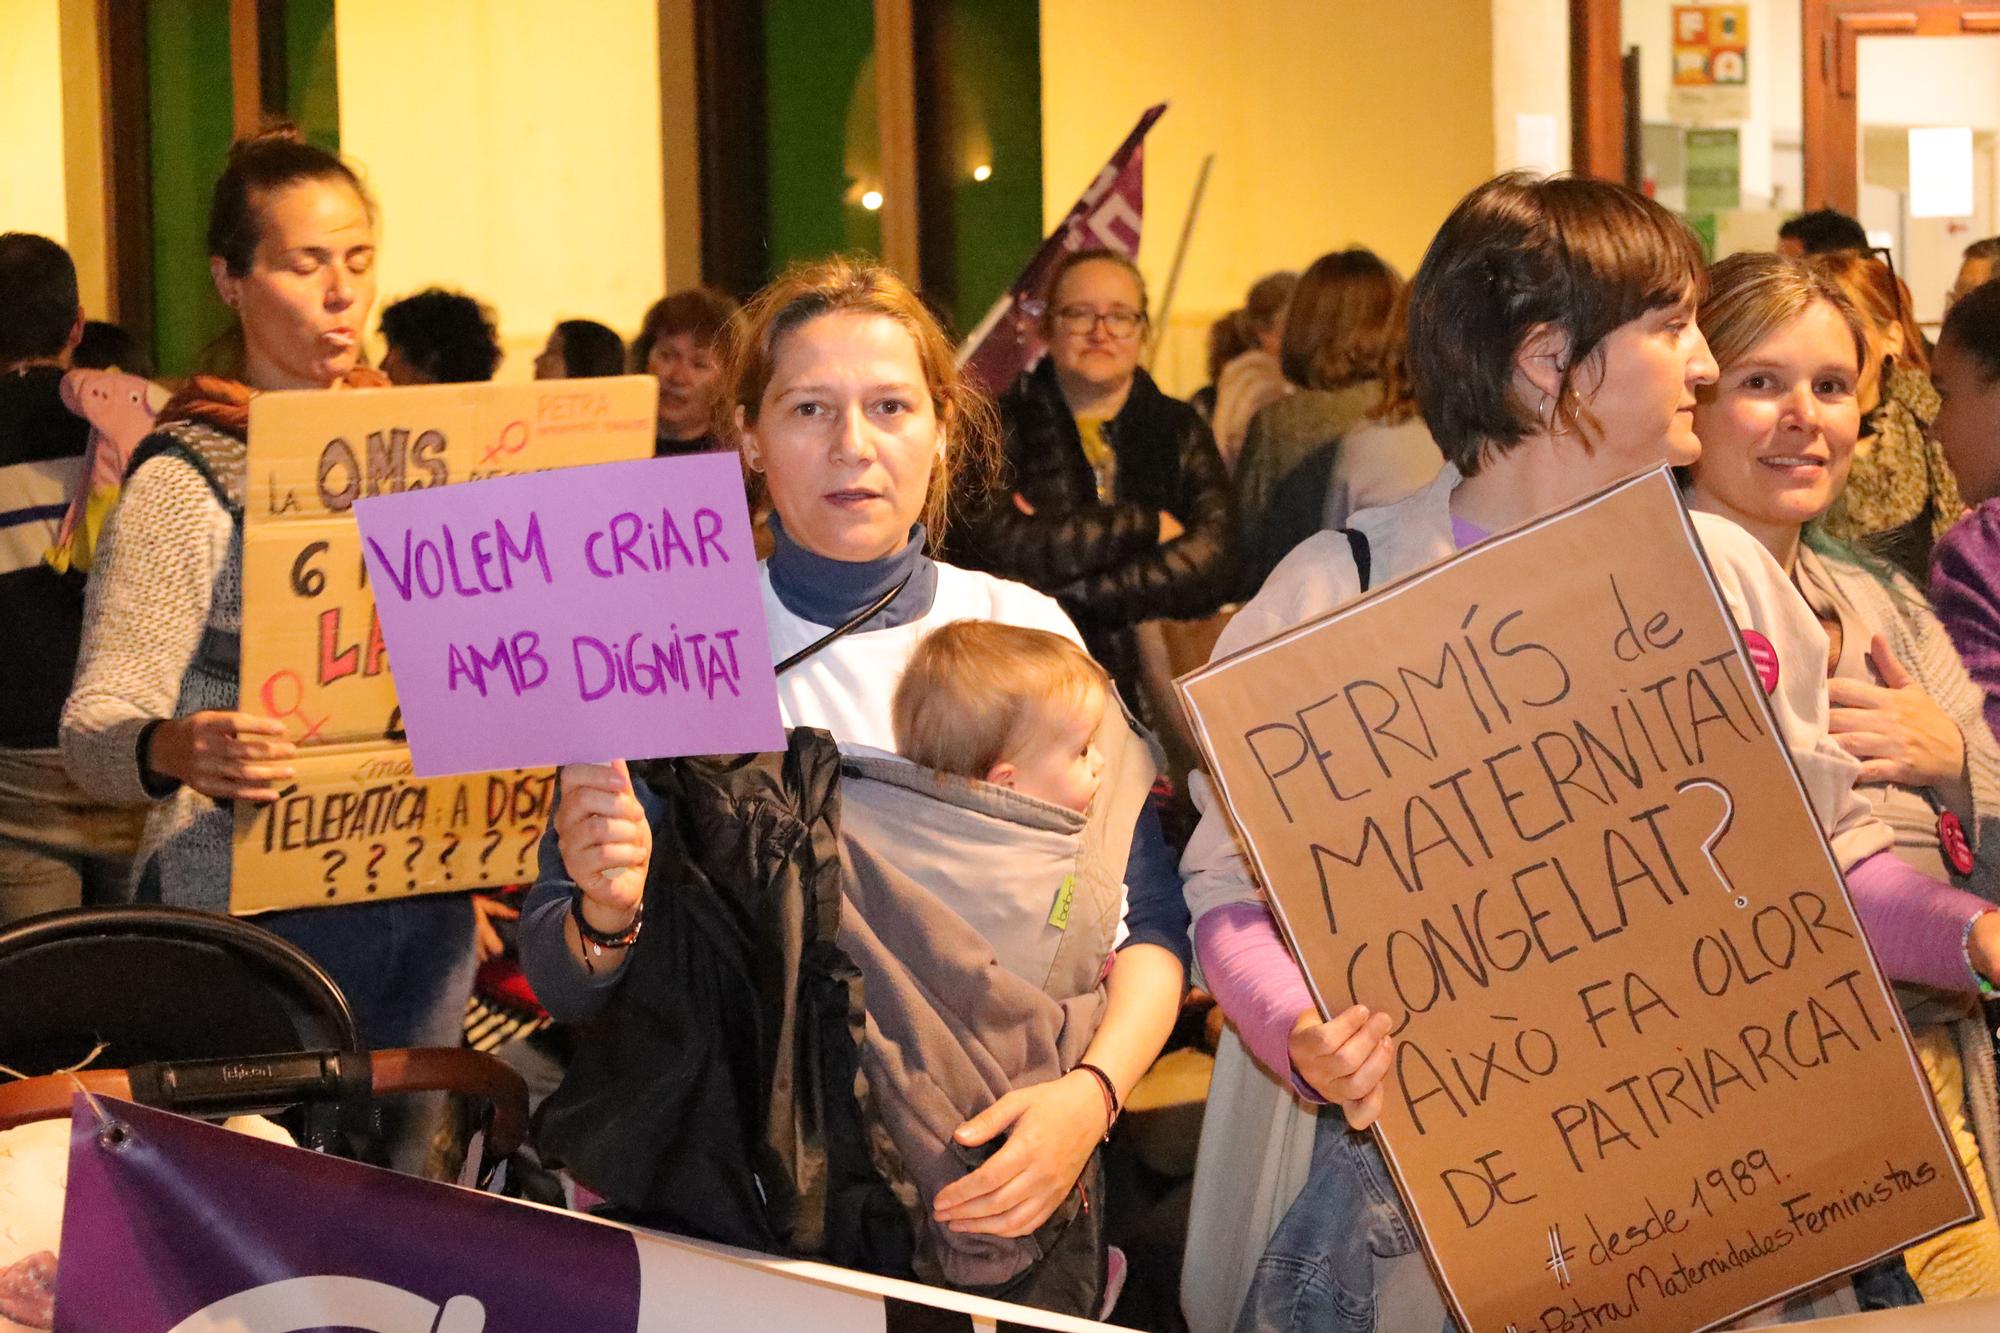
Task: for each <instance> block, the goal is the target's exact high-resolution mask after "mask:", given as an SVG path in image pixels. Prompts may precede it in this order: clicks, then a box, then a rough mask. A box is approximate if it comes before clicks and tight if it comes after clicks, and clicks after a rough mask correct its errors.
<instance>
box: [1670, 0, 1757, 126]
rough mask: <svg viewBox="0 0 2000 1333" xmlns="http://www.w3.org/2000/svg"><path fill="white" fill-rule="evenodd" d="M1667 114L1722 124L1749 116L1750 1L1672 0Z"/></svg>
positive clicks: (1682, 121)
mask: <svg viewBox="0 0 2000 1333" xmlns="http://www.w3.org/2000/svg"><path fill="white" fill-rule="evenodd" d="M1673 25H1674V30H1673V41H1672V49H1673V81H1672V82H1671V83H1669V84H1668V85H1667V118H1668V119H1669V120H1673V121H1676V122H1678V123H1680V124H1683V125H1728V124H1735V123H1738V122H1741V121H1745V120H1748V119H1749V118H1750V6H1748V5H1744V4H1735V5H1708V4H1704V5H1675V6H1674V7H1673Z"/></svg>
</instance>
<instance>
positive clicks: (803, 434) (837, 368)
mask: <svg viewBox="0 0 2000 1333" xmlns="http://www.w3.org/2000/svg"><path fill="white" fill-rule="evenodd" d="M745 436H746V438H745V441H744V451H745V454H746V457H747V458H748V459H749V462H750V465H751V466H752V467H753V468H756V469H758V470H760V471H762V472H763V473H764V476H765V479H766V481H767V482H768V483H769V484H770V490H771V503H772V505H773V506H775V507H776V509H777V511H778V517H779V518H781V519H782V520H784V524H785V531H786V533H787V534H788V535H789V536H790V537H791V538H792V540H793V541H796V542H797V543H798V544H799V545H801V546H803V547H805V548H806V549H807V550H809V551H812V552H815V553H816V554H819V555H823V556H826V557H828V558H829V559H833V560H848V561H856V562H859V561H867V560H876V559H880V558H881V557H883V556H885V555H889V554H892V553H894V552H896V551H899V550H901V549H902V548H903V545H904V543H905V542H906V541H908V539H909V533H910V526H911V525H912V524H913V523H915V522H916V521H917V520H918V518H919V517H920V516H921V515H922V514H923V510H924V500H925V498H926V497H927V495H928V494H929V490H930V480H931V468H932V467H933V466H934V465H935V464H936V463H937V460H938V456H939V453H940V451H941V447H942V441H941V440H940V439H939V434H938V419H937V409H936V406H935V404H934V403H933V401H932V398H931V390H930V385H929V381H928V380H927V379H926V378H925V375H924V367H923V362H922V360H921V358H920V357H919V356H918V354H917V341H916V338H915V337H914V336H913V335H912V334H911V333H910V331H909V329H907V328H905V327H904V326H903V324H902V323H900V322H899V321H897V320H895V319H891V318H890V317H889V316H887V315H877V314H872V313H867V312H862V311H836V312H834V313H831V314H825V315H820V316H818V317H817V318H814V319H810V320H807V321H806V322H805V323H804V324H801V325H799V326H798V327H797V328H796V329H793V330H792V331H791V332H790V333H788V334H786V335H785V336H784V338H783V340H782V341H781V342H780V343H779V344H778V346H777V347H776V348H775V349H774V355H773V358H772V367H771V379H770V383H768V384H767V385H765V387H764V396H763V399H762V401H761V402H760V403H759V405H758V412H757V420H756V422H755V423H754V424H751V425H749V426H747V428H746V431H745Z"/></svg>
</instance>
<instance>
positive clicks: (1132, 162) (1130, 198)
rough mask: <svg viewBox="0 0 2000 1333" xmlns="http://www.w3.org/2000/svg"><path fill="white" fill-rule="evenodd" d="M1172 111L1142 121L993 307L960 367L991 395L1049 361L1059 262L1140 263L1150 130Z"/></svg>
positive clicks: (1162, 107)
mask: <svg viewBox="0 0 2000 1333" xmlns="http://www.w3.org/2000/svg"><path fill="white" fill-rule="evenodd" d="M1166 109H1167V104H1166V103H1165V102H1162V103H1160V104H1159V105H1158V106H1156V107H1152V108H1150V109H1149V110H1148V111H1147V112H1146V114H1145V115H1143V116H1141V117H1139V123H1138V124H1137V125H1134V126H1133V127H1132V132H1131V133H1130V134H1128V135H1126V136H1125V142H1124V143H1122V144H1120V145H1118V151H1117V152H1115V153H1113V154H1112V155H1111V160H1110V161H1109V162H1106V163H1105V164H1104V168H1103V170H1101V171H1099V172H1098V173H1097V178H1096V179H1095V180H1093V181H1091V183H1090V188H1089V189H1087V190H1085V191H1084V192H1083V197H1082V198H1080V199H1078V200H1077V201H1076V202H1075V203H1074V204H1072V205H1071V206H1070V210H1069V213H1068V214H1067V215H1065V216H1064V218H1063V220H1062V225H1061V226H1059V227H1057V228H1056V229H1055V231H1054V232H1053V233H1051V234H1050V235H1049V238H1048V239H1047V240H1045V241H1043V242H1042V244H1041V248H1040V249H1038V250H1036V251H1035V257H1034V258H1033V259H1030V260H1029V261H1028V266H1027V267H1026V268H1024V269H1022V270H1021V276H1020V277H1018V278H1016V279H1014V285H1013V286H1011V287H1009V288H1008V289H1007V290H1006V292H1005V293H1004V294H1003V295H1002V296H1001V297H1000V299H999V300H998V301H995V302H994V303H993V308H992V309H991V310H988V311H987V312H986V318H984V319H982V320H980V321H979V327H978V328H976V329H974V330H973V331H972V333H971V335H970V336H969V337H967V338H966V340H965V345H964V346H963V347H961V348H960V349H959V353H958V361H959V364H960V365H961V366H963V367H965V369H966V371H967V373H969V374H970V375H971V376H972V377H973V379H974V380H976V381H977V382H978V383H979V385H980V387H981V388H983V389H985V390H986V392H988V393H990V394H998V393H1000V392H1002V391H1003V390H1005V389H1006V387H1007V386H1008V385H1010V384H1012V383H1013V382H1014V379H1015V377H1016V376H1017V375H1019V374H1020V373H1021V372H1022V371H1024V370H1026V369H1028V368H1029V367H1030V366H1032V365H1034V364H1035V362H1037V361H1039V360H1041V359H1042V346H1043V344H1042V335H1041V330H1040V329H1039V328H1038V327H1037V326H1038V323H1039V321H1040V319H1041V315H1042V308H1041V302H1042V297H1043V291H1042V288H1043V285H1044V284H1045V283H1047V281H1048V277H1049V271H1050V270H1051V269H1053V268H1054V267H1055V265H1056V261H1057V260H1058V259H1060V258H1061V257H1062V256H1063V255H1064V254H1066V253H1068V252H1069V251H1072V250H1095V249H1109V250H1116V251H1117V252H1118V253H1119V254H1121V255H1124V256H1125V257H1126V258H1127V259H1137V258H1138V255H1139V223H1140V218H1141V215H1142V214H1143V213H1144V212H1145V207H1146V173H1145V140H1146V131H1148V130H1150V129H1152V128H1153V122H1154V121H1156V120H1158V119H1159V118H1160V117H1161V116H1162V115H1164V114H1165V113H1166Z"/></svg>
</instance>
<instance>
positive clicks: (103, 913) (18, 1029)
mask: <svg viewBox="0 0 2000 1333" xmlns="http://www.w3.org/2000/svg"><path fill="white" fill-rule="evenodd" d="M0 1014H4V1015H5V1016H6V1018H5V1021H4V1023H0V1066H4V1067H5V1068H6V1070H7V1071H8V1072H9V1073H13V1074H15V1075H17V1076H20V1075H25V1077H19V1078H18V1080H17V1081H14V1082H9V1083H0V1130H7V1129H12V1128H14V1127H15V1126H17V1125H23V1124H27V1123H29V1122H31V1121H36V1120H47V1119H54V1118H57V1117H65V1116H67V1115H68V1114H69V1111H70V1099H71V1097H72V1096H73V1095H74V1093H75V1092H76V1091H77V1090H78V1088H79V1087H81V1088H82V1089H84V1090H86V1091H88V1092H90V1093H93V1094H103V1095H106V1096H111V1097H118V1098H123V1099H126V1100H129V1101H134V1102H138V1103H141V1104H143V1105H146V1106H153V1107H159V1108H161V1109H163V1110H169V1111H177V1112H180V1113H182V1114H185V1115H192V1116H201V1117H217V1116H224V1115H238V1114H253V1113H255V1114H262V1113H277V1112H283V1113H286V1120H285V1122H284V1123H285V1124H286V1128H287V1129H289V1130H291V1132H292V1136H293V1138H294V1139H295V1140H296V1141H297V1142H298V1143H299V1144H300V1145H301V1146H303V1147H307V1148H311V1149H314V1150H316V1151H322V1152H334V1153H336V1154H339V1155H343V1156H345V1155H352V1154H351V1153H350V1152H349V1151H348V1148H349V1143H350V1131H351V1130H352V1129H353V1128H354V1127H355V1126H356V1125H357V1124H365V1123H366V1119H367V1113H368V1111H369V1109H370V1107H371V1105H372V1103H373V1100H374V1099H376V1098H381V1097H386V1096H392V1095H397V1094H403V1093H416V1092H449V1093H456V1094H459V1095H461V1096H462V1097H464V1098H466V1099H467V1100H468V1103H469V1104H471V1105H475V1106H478V1107H480V1108H482V1110H481V1113H480V1116H479V1120H478V1123H477V1126H476V1128H477V1129H478V1130H479V1131H480V1132H481V1149H482V1150H481V1153H480V1156H479V1158H478V1159H476V1161H475V1162H474V1164H473V1165H472V1169H471V1170H470V1171H469V1172H468V1173H467V1178H468V1179H469V1181H470V1182H471V1183H476V1184H477V1185H479V1186H481V1187H486V1186H488V1185H489V1184H490V1183H492V1181H493V1177H494V1174H495V1171H496V1169H497V1168H498V1166H499V1165H500V1164H501V1163H503V1162H505V1161H506V1160H507V1159H508V1158H510V1157H511V1156H513V1155H514V1153H515V1151H516V1150H517V1149H518V1148H519V1147H520V1145H521V1142H522V1140H523V1138H524V1137H525V1136H526V1133H527V1125H528V1105H527V1089H526V1086H525V1085H524V1084H523V1083H522V1081H521V1078H520V1076H519V1075H518V1074H516V1073H515V1072H514V1071H513V1070H512V1069H510V1068H508V1067H507V1066H506V1065H505V1064H503V1063H502V1062H500V1061H499V1060H496V1059H494V1058H493V1057H492V1056H489V1055H483V1054H480V1053H479V1052H476V1051H468V1050H459V1049H443V1048H436V1049H419V1050H382V1051H369V1050H365V1049H363V1047H362V1043H361V1037H360V1033H359V1031H358V1030H357V1029H356V1026H355V1022H354V1015H353V1014H352V1012H351V1011H350V1010H349V1008H348V1005H347V1001H346V999H345V998H344V997H343V996H342V995H341V993H340V990H339V988H338V987H337V986H335V985H334V983H333V980H332V979H331V978H330V977H328V976H327V974H326V973H325V972H324V971H323V970H322V969H321V968H320V967H319V965H318V964H317V963H315V962H313V961H312V959H311V958H309V957H307V956H306V955H305V954H304V953H303V952H302V951H300V950H299V949H298V948H297V947H296V946H294V945H292V944H291V943H289V942H288V941H286V940H284V939H281V938H279V937H278V936H276V935H274V934H272V933H271V932H269V931H267V930H264V929H262V928H260V927H258V926H256V925H254V924H252V923H251V922H249V921H245V920H241V919H238V918H235V917H227V916H219V915H216V914H214V913H209V912H197V911H191V910H188V909H186V908H176V907H159V906H128V907H86V908H79V909H75V910H71V911H64V912H51V913H48V914H47V915H43V916H38V917H31V918H29V919H28V920H25V921H21V922H17V923H16V924H14V925H13V926H10V927H8V928H6V929H4V930H0ZM68 1071H74V1072H68Z"/></svg>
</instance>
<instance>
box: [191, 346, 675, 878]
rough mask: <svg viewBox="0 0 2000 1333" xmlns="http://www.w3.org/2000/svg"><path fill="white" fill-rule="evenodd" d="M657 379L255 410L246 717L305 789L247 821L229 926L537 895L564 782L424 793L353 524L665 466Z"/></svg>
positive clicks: (528, 779) (457, 390) (541, 775)
mask: <svg viewBox="0 0 2000 1333" xmlns="http://www.w3.org/2000/svg"><path fill="white" fill-rule="evenodd" d="M658 392H659V389H658V385H657V384H656V383H655V382H654V381H653V379H652V378H651V377H649V376H643V375H633V376H625V377H621V378H617V379H594V380H550V381H539V382H536V383H533V384H505V385H502V384H452V385H435V386H427V387H424V388H410V389H359V390H356V389H331V390H325V391H321V392H301V393H264V394H258V395H257V396H256V397H255V398H253V399H252V400H251V404H250V448H249V460H248V464H247V467H248V472H249V476H248V481H247V484H246V493H245V503H244V513H243V627H242V645H243V647H242V665H241V668H240V669H241V693H240V695H239V702H238V707H239V708H241V709H242V710H243V711H245V712H250V713H260V714H262V715H264V716H267V717H274V718H278V719H280V720H281V721H283V722H284V723H285V729H286V736H287V737H288V738H289V739H290V740H292V741H293V742H294V743H296V744H297V745H298V746H299V747H300V756H299V760H298V762H297V763H296V764H295V765H294V767H295V768H296V769H297V771H298V772H297V777H296V778H295V779H294V780H293V782H292V783H291V784H289V785H288V786H287V787H286V788H285V789H284V791H283V794H282V795H281V797H280V798H279V800H278V801H276V802H275V803H273V804H270V805H251V804H249V803H247V802H243V803H239V804H238V806H237V809H236V842H235V849H234V855H233V857H232V860H231V882H230V908H231V910H232V911H235V912H239V913H242V912H261V911H267V910H270V909H273V908H285V907H314V906H329V905H333V904H337V903H344V902H362V901H368V900H371V899H377V898H382V897H387V896H394V895H399V894H412V893H435V892H448V891H454V890H459V889H471V888H487V887H493V886H496V885H501V884H513V883H520V882H523V881H526V880H532V879H533V878H534V877H535V865H536V855H535V848H536V844H537V842H538V840H539V838H540V836H541V833H542V830H543V827H544V825H545V824H546V822H547V819H548V814H549V807H550V802H551V797H552V795H553V792H554V786H555V775H554V773H553V771H552V770H549V769H519V770H511V771H505V772H499V773H479V774H470V775H461V776H456V777H450V778H433V779H422V778H416V777H414V776H412V771H411V764H410V754H409V749H408V747H407V746H406V745H405V743H404V731H403V725H402V717H401V712H400V710H399V708H398V706H397V701H396V687H395V682H394V679H393V677H392V676H391V675H390V671H389V659H388V652H387V649H386V647H385V646H384V642H383V638H382V631H381V625H380V623H379V619H378V617H377V615H376V610H375V598H374V592H373V589H372V588H371V586H370V583H369V579H368V571H367V567H366V564H365V563H364V559H363V555H362V546H361V536H360V532H359V529H358V528H357V527H356V525H355V520H354V515H353V512H352V510H353V506H354V503H355V502H356V501H357V500H360V499H362V498H364V497H367V496H375V495H386V494H396V493H400V492H403V491H409V490H417V489H423V488H429V487H433V486H449V485H453V484H456V483H459V482H464V481H475V480H479V479H482V478H488V477H504V476H511V475H516V474H520V473H528V472H539V471H546V470H549V469H554V468H565V467H572V466H576V465H579V464H586V463H608V462H616V461H620V460H626V459H639V458H646V457H649V456H651V454H652V451H653V437H654V427H653V423H654V417H655V410H656V409H655V405H656V403H657V401H658V398H657V396H658Z"/></svg>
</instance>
